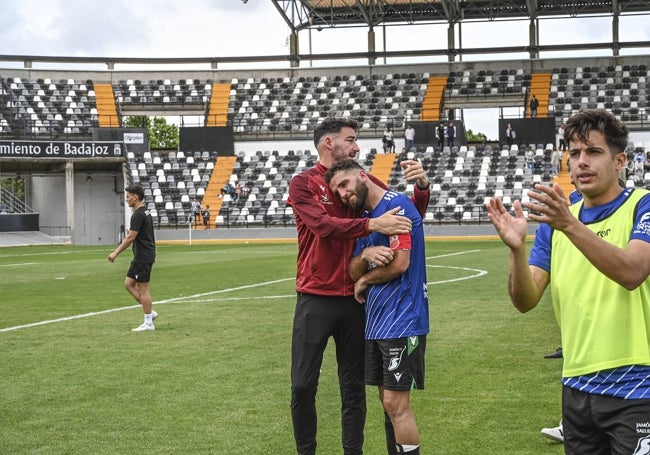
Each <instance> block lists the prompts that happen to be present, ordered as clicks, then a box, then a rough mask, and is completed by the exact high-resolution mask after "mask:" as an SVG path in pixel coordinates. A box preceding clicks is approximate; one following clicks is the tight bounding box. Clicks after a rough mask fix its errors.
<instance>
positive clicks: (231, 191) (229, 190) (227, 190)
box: [219, 182, 235, 198]
mask: <svg viewBox="0 0 650 455" xmlns="http://www.w3.org/2000/svg"><path fill="white" fill-rule="evenodd" d="M224 194H228V195H230V197H231V198H233V197H234V196H235V187H234V186H233V184H232V182H228V183H226V184H225V185H224V187H223V188H221V191H220V194H219V197H220V198H222V197H223V196H224Z"/></svg>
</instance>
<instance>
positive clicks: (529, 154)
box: [524, 145, 535, 172]
mask: <svg viewBox="0 0 650 455" xmlns="http://www.w3.org/2000/svg"><path fill="white" fill-rule="evenodd" d="M524 157H525V158H526V167H527V168H528V169H530V172H533V171H534V170H535V152H533V148H532V147H531V146H530V145H529V146H528V147H526V154H525V155H524Z"/></svg>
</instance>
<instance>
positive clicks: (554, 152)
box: [551, 149, 559, 177]
mask: <svg viewBox="0 0 650 455" xmlns="http://www.w3.org/2000/svg"><path fill="white" fill-rule="evenodd" d="M558 159H559V156H558V154H557V150H555V149H553V150H551V173H552V174H553V177H555V176H557V173H558Z"/></svg>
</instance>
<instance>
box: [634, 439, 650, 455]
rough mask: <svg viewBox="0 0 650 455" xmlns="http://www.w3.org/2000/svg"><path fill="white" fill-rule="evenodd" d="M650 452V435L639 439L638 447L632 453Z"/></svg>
mask: <svg viewBox="0 0 650 455" xmlns="http://www.w3.org/2000/svg"><path fill="white" fill-rule="evenodd" d="M648 454H650V436H646V437H644V438H641V439H639V442H638V443H637V445H636V449H634V452H633V453H632V455H648Z"/></svg>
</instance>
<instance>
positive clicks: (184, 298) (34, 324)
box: [0, 250, 487, 333]
mask: <svg viewBox="0 0 650 455" xmlns="http://www.w3.org/2000/svg"><path fill="white" fill-rule="evenodd" d="M478 251H480V250H468V251H460V252H458V253H450V254H444V255H439V256H430V257H428V258H427V259H438V258H442V257H449V256H457V255H460V254H467V253H475V252H478ZM13 265H16V264H13ZM427 267H439V268H450V269H457V270H469V271H474V272H479V273H478V274H476V275H471V276H468V277H462V278H455V279H451V280H443V281H431V282H429V283H427V285H431V284H444V283H452V282H455V281H463V280H468V279H471V278H476V277H479V276H482V275H485V274H487V272H486V271H485V270H479V269H470V268H466V267H451V266H435V265H434V266H427ZM294 279H295V278H294V277H291V278H282V279H279V280H273V281H265V282H263V283H256V284H247V285H244V286H237V287H234V288H229V289H220V290H218V291H210V292H202V293H200V294H194V295H188V296H180V297H173V298H171V299H165V300H160V301H158V302H154V304H156V305H162V304H166V303H173V302H179V301H188V303H192V302H195V300H192V299H196V298H200V297H206V296H210V295H216V294H223V293H226V292H233V291H240V290H242V289H251V288H256V287H260V286H266V285H267V284H276V283H282V282H283V281H290V280H294ZM288 297H294V295H290V296H279V297H273V296H266V297H250V298H288ZM246 299H247V298H246V297H232V298H229V299H221V300H246ZM201 301H206V302H210V301H216V299H205V300H196V302H201ZM139 307H140V305H131V306H125V307H120V308H112V309H109V310H103V311H94V312H92V313H84V314H77V315H74V316H67V317H64V318H58V319H50V320H46V321H39V322H32V323H30V324H22V325H16V326H13V327H5V328H4V329H0V333H3V332H11V331H14V330H20V329H27V328H30V327H37V326H40V325H47V324H54V323H57V322H66V321H72V320H75V319H82V318H88V317H91V316H99V315H102V314H107V313H114V312H117V311H124V310H130V309H133V308H139Z"/></svg>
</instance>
